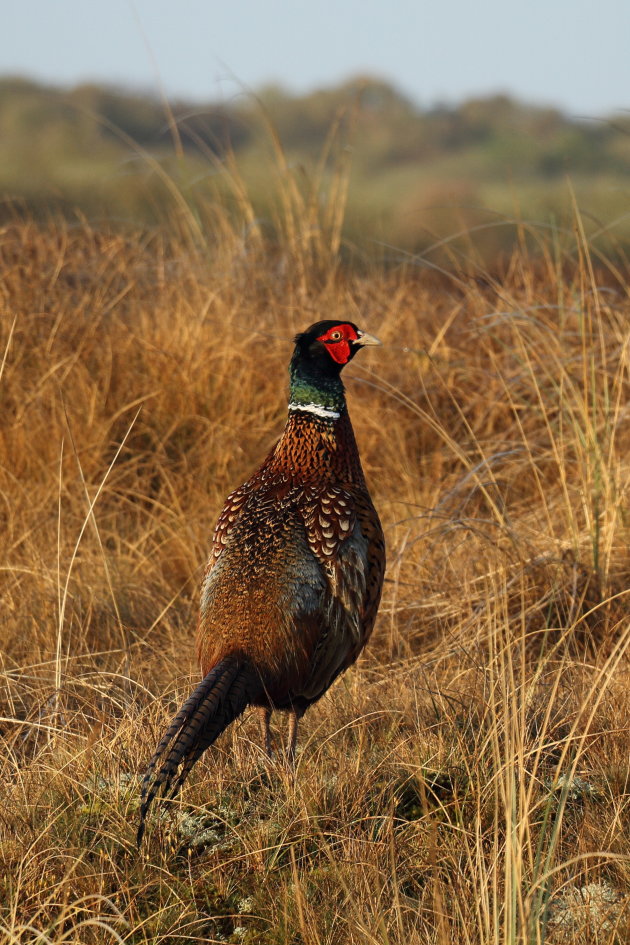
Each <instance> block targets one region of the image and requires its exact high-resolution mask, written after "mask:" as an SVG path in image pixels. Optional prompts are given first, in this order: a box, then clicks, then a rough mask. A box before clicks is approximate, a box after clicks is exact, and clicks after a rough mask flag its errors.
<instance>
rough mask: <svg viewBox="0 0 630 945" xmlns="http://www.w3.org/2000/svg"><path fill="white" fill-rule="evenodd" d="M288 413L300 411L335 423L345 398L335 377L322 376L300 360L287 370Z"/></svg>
mask: <svg viewBox="0 0 630 945" xmlns="http://www.w3.org/2000/svg"><path fill="white" fill-rule="evenodd" d="M289 376H290V382H289V410H290V411H293V410H303V411H305V412H306V413H312V414H314V415H315V416H317V417H321V418H322V419H324V420H338V419H339V417H340V416H341V414H342V413H343V411H344V410H345V409H346V397H345V393H344V389H343V384H342V383H341V378H340V377H339V375H338V374H323V373H322V372H321V371H319V370H317V368H316V367H314V366H311V365H310V364H309V363H308V362H305V361H303V360H302V359H297V358H293V360H292V361H291V364H290V367H289Z"/></svg>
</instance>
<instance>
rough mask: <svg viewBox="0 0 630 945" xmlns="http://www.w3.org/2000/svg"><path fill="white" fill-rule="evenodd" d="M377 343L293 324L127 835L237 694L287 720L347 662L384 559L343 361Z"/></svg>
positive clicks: (171, 790)
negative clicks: (276, 428) (251, 464)
mask: <svg viewBox="0 0 630 945" xmlns="http://www.w3.org/2000/svg"><path fill="white" fill-rule="evenodd" d="M376 344H380V342H379V341H378V339H376V338H374V337H373V336H372V335H369V334H367V332H364V331H361V330H360V329H359V328H357V326H356V325H354V324H352V323H351V322H343V321H330V320H329V321H322V322H318V323H317V324H316V325H312V326H311V327H310V328H308V329H307V330H306V331H305V332H303V333H302V334H299V335H297V336H296V339H295V350H294V353H293V357H292V359H291V364H290V368H289V372H290V401H289V416H288V420H287V423H286V427H285V430H284V433H283V434H282V436H281V437H280V439H279V441H278V442H277V444H276V445H275V446H274V448H273V449H272V450H271V452H270V453H269V455H268V456H267V458H266V459H265V461H264V463H263V464H262V466H261V467H260V468H259V469H258V471H257V472H256V473H254V475H253V476H252V477H251V478H250V479H248V480H247V482H245V483H244V484H243V485H242V486H240V487H239V488H238V489H236V490H235V491H234V492H232V493H231V495H229V496H228V498H227V500H226V503H225V507H224V509H223V511H222V512H221V515H220V516H219V520H218V522H217V525H216V528H215V532H214V537H213V542H212V551H211V555H210V560H209V563H208V566H207V568H206V572H205V576H204V580H203V585H202V590H201V608H200V614H199V623H198V629H197V652H198V656H199V662H200V664H201V670H202V673H203V679H202V681H201V683H200V684H199V685H198V686H197V688H196V689H195V690H194V692H193V693H192V695H191V696H190V697H189V698H188V699H187V701H186V702H185V703H184V705H183V706H182V708H181V709H180V711H179V712H178V713H177V715H176V716H175V718H174V719H173V721H172V723H171V725H170V726H169V728H168V730H167V731H166V733H165V735H164V737H163V738H162V740H161V741H160V743H159V745H158V747H157V749H156V752H155V754H154V755H153V758H152V759H151V761H150V763H149V766H148V769H147V772H146V774H145V777H144V781H143V785H142V804H141V808H140V812H141V820H140V827H139V830H138V844H140V843H141V841H142V836H143V833H144V828H145V818H146V814H147V811H148V808H149V806H150V804H151V802H152V800H153V798H154V797H155V796H156V795H157V794H158V793H161V794H162V795H164V796H169V797H173V796H174V795H175V794H176V793H177V791H178V790H179V788H180V787H181V785H182V784H183V783H184V781H185V780H186V777H187V776H188V773H189V772H190V769H191V768H192V766H193V765H194V764H195V762H196V761H197V760H198V758H199V756H200V755H201V754H202V752H204V751H205V750H206V748H208V746H209V745H211V744H212V743H213V742H214V741H215V739H216V738H217V737H218V736H219V735H220V734H221V732H222V731H223V730H224V729H225V728H226V727H227V726H228V725H229V724H230V723H231V722H232V721H234V719H235V718H236V717H237V716H239V715H240V714H241V712H243V710H244V709H245V708H246V707H247V706H248V705H254V706H257V707H258V710H259V713H260V723H261V730H262V734H263V737H264V742H265V747H266V750H267V752H268V754H271V734H270V730H269V719H270V716H271V713H272V711H273V710H274V709H284V710H286V711H288V712H289V739H288V747H287V752H288V755H289V757H290V758H291V759H292V758H293V755H294V752H295V744H296V739H297V729H298V721H299V719H300V717H301V716H302V715H303V714H304V712H305V711H306V709H307V708H308V706H310V705H312V704H313V703H314V702H316V701H317V700H318V699H319V698H320V697H321V696H322V695H323V694H324V693H325V692H326V690H327V689H328V688H329V686H330V685H331V684H332V682H333V681H334V680H335V679H336V678H337V676H339V674H340V673H342V672H343V671H344V670H345V669H347V667H348V666H350V665H351V664H352V663H354V661H355V660H356V658H357V656H358V655H359V653H360V652H361V650H362V649H363V647H364V646H365V644H366V642H367V640H368V638H369V636H370V633H371V632H372V627H373V626H374V620H375V618H376V612H377V610H378V605H379V601H380V597H381V588H382V584H383V572H384V570H385V543H384V540H383V532H382V529H381V523H380V521H379V518H378V515H377V513H376V510H375V508H374V506H373V505H372V501H371V499H370V496H369V493H368V490H367V487H366V484H365V479H364V477H363V470H362V469H361V462H360V460H359V454H358V451H357V445H356V441H355V438H354V433H353V430H352V425H351V423H350V417H349V416H348V410H347V407H346V400H345V396H344V387H343V384H342V382H341V377H340V374H341V370H342V368H343V367H344V365H346V364H348V362H349V361H351V360H352V358H353V357H354V355H355V354H356V352H357V351H358V350H359V349H360V348H361V347H363V346H365V345H376Z"/></svg>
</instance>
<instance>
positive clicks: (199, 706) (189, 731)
mask: <svg viewBox="0 0 630 945" xmlns="http://www.w3.org/2000/svg"><path fill="white" fill-rule="evenodd" d="M260 689H261V683H260V680H258V677H257V676H256V674H255V672H254V670H253V669H252V667H251V666H250V665H249V664H247V663H244V662H243V661H242V660H238V659H236V658H233V657H229V658H227V659H224V660H221V662H220V663H218V664H217V665H216V666H215V667H214V669H212V670H210V672H209V673H208V675H207V676H205V677H204V678H203V679H202V681H201V682H200V683H199V685H198V686H197V688H196V689H195V690H194V692H193V693H192V694H191V695H190V696H189V697H188V699H187V700H186V702H185V703H184V704H183V706H182V707H181V709H180V710H179V712H178V713H177V715H176V716H175V718H174V719H173V721H172V722H171V724H170V725H169V727H168V729H167V730H166V732H165V734H164V736H163V737H162V739H161V740H160V742H159V744H158V746H157V748H156V750H155V754H154V755H153V757H152V758H151V761H150V762H149V766H148V768H147V771H146V774H145V776H144V779H143V781H142V794H141V804H140V826H139V828H138V836H137V843H138V846H140V844H141V843H142V837H143V836H144V829H145V826H146V823H145V821H146V816H147V812H148V810H149V807H150V806H151V803H152V801H153V799H154V798H155V797H156V796H157V795H158V794H161V795H162V796H163V797H167V798H172V797H175V795H176V794H177V792H178V791H179V789H180V788H181V786H182V784H183V783H184V781H185V780H186V778H187V777H188V775H189V773H190V770H191V768H192V767H193V765H194V764H195V763H196V762H197V761H198V759H199V757H200V756H201V755H202V754H203V752H204V751H205V750H206V748H208V747H209V746H210V745H211V744H212V743H213V742H214V741H215V740H216V739H217V738H218V737H219V735H220V734H221V732H222V731H223V730H224V729H226V728H227V726H228V725H229V724H230V722H233V721H234V719H235V718H237V717H238V716H239V715H240V714H241V712H243V710H244V709H245V708H246V707H247V706H248V705H249V704H250V702H252V700H253V699H255V698H256V696H257V695H258V694H259V693H260ZM160 762H161V765H160V766H159V767H158V765H159V764H160ZM180 768H181V770H180Z"/></svg>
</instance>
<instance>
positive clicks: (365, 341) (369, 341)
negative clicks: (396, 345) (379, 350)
mask: <svg viewBox="0 0 630 945" xmlns="http://www.w3.org/2000/svg"><path fill="white" fill-rule="evenodd" d="M354 343H355V345H382V344H383V342H382V341H379V340H378V338H377V337H376V336H375V335H368V333H367V331H361V329H359V337H358V338H356V339H355V341H354Z"/></svg>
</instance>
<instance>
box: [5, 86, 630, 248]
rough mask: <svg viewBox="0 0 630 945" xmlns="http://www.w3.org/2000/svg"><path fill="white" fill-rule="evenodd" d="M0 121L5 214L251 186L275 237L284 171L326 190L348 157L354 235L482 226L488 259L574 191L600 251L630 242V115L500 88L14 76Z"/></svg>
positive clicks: (562, 221) (567, 207)
mask: <svg viewBox="0 0 630 945" xmlns="http://www.w3.org/2000/svg"><path fill="white" fill-rule="evenodd" d="M0 128H2V134H1V135H0V191H1V194H2V198H3V199H2V203H1V204H0V213H2V218H3V219H4V220H6V219H7V218H11V217H13V216H15V214H16V213H20V214H21V213H23V212H24V211H27V212H28V214H29V215H31V216H34V217H35V218H36V219H42V218H44V219H45V218H47V217H49V216H50V215H51V214H56V213H59V212H61V213H62V214H63V215H64V216H66V217H68V218H70V219H72V218H74V219H76V218H77V216H83V217H87V218H88V219H90V220H93V221H99V222H101V223H108V224H109V225H113V226H116V227H119V226H121V227H126V226H130V225H131V226H133V227H135V226H137V225H138V224H149V225H155V224H159V223H165V222H166V221H167V220H169V219H171V218H172V210H173V201H175V203H179V204H180V206H181V204H182V201H183V202H184V203H185V205H186V207H187V208H188V209H189V210H190V211H191V212H192V213H193V214H195V213H200V214H201V209H200V208H202V207H203V206H204V205H207V204H208V202H212V201H217V200H218V201H220V203H221V205H222V206H223V207H225V206H227V207H228V208H229V206H230V201H232V202H233V203H234V210H235V211H236V210H237V206H236V204H237V203H238V199H237V198H238V194H239V193H241V194H242V193H244V192H246V193H247V200H248V202H249V204H250V205H251V206H252V207H253V208H254V210H255V213H256V222H257V224H260V225H261V226H262V227H263V228H266V230H267V231H268V233H269V234H273V231H274V227H276V221H275V216H274V206H273V205H274V201H275V200H276V197H277V193H278V192H279V190H281V188H282V184H283V181H282V177H283V175H286V174H288V173H290V174H292V175H293V178H294V180H296V181H298V184H299V182H300V181H302V184H303V186H304V188H305V190H308V189H309V188H311V190H312V189H313V188H312V182H313V180H314V179H317V187H316V188H315V189H316V191H317V194H318V195H319V197H318V199H324V200H325V199H329V197H330V195H329V194H328V195H327V194H326V186H327V181H328V180H329V179H330V180H332V179H333V177H334V175H335V173H337V170H338V168H339V166H340V165H343V166H344V167H345V168H346V169H347V179H348V187H347V192H346V191H345V190H344V193H343V201H345V202H347V203H346V210H345V221H344V228H343V241H344V245H345V246H346V247H347V248H348V247H349V248H354V249H359V250H360V251H361V252H362V253H367V254H369V255H371V256H374V255H378V256H380V257H381V258H387V256H388V254H394V255H396V252H397V251H398V250H402V251H404V252H410V253H414V254H416V253H425V252H434V251H435V245H436V243H440V244H441V248H442V249H443V244H442V243H441V241H443V240H447V244H446V245H447V246H448V247H449V250H452V252H454V253H457V252H459V253H460V255H461V252H462V247H463V246H464V244H465V240H466V238H468V239H470V234H471V233H474V247H475V249H474V251H475V253H476V254H478V255H480V256H481V258H482V260H483V261H484V262H485V263H486V264H492V262H493V261H495V260H496V259H497V258H499V257H500V256H501V254H502V253H506V252H509V251H510V250H511V249H512V248H513V245H514V242H515V241H516V240H517V239H519V228H518V226H517V221H521V222H525V223H526V224H533V225H534V226H535V227H541V228H543V229H548V228H549V227H552V228H555V229H557V231H558V233H562V231H563V229H565V228H568V229H570V228H571V226H572V223H571V221H572V220H573V219H574V216H575V214H574V211H575V204H577V207H578V208H579V210H580V212H581V215H582V219H583V220H584V222H585V226H586V228H587V231H588V236H589V238H590V240H591V242H593V241H594V243H595V245H596V246H597V241H599V243H600V245H601V249H602V252H605V253H606V254H608V255H610V254H611V253H612V254H625V251H626V247H629V246H630V212H629V211H630V186H629V184H628V168H629V167H630V115H621V116H615V117H614V118H610V119H594V118H588V119H587V118H577V117H575V118H574V117H568V116H566V115H565V114H563V113H562V112H560V111H558V110H556V109H553V108H545V107H534V106H531V105H526V104H523V103H520V102H517V101H515V100H513V99H511V98H509V97H507V96H505V95H495V96H493V97H490V98H485V99H472V100H469V101H465V102H463V103H461V104H459V105H443V106H439V105H437V106H434V107H431V108H422V107H419V106H418V105H416V104H414V103H413V102H412V101H410V100H409V99H407V98H405V97H404V96H403V95H401V94H400V93H399V92H398V91H397V90H396V88H395V87H394V86H393V85H391V84H389V83H388V82H386V81H379V80H375V79H373V78H370V77H358V78H355V79H353V80H352V81H348V82H346V83H344V84H342V85H340V86H337V87H334V88H328V89H323V90H318V91H314V92H312V93H310V94H308V95H304V96H295V95H292V94H290V93H288V92H287V91H285V90H283V89H282V88H280V87H267V88H263V89H261V90H259V92H258V93H257V94H256V95H254V94H252V93H242V94H239V95H237V96H235V97H234V98H232V99H230V100H225V101H223V102H222V103H220V104H208V105H200V104H192V103H190V102H184V101H179V102H173V103H171V104H169V103H167V102H165V101H162V100H160V99H159V97H156V96H153V95H150V94H140V93H138V92H136V93H130V92H128V91H125V90H121V89H115V88H106V87H101V86H97V85H81V86H78V87H76V88H74V89H71V90H62V89H58V88H52V87H47V86H43V85H40V84H38V83H36V82H34V81H30V80H28V79H25V78H15V77H13V78H11V77H6V78H4V79H0ZM236 178H238V181H237V183H236V184H235V179H236ZM331 186H332V184H331ZM335 199H336V198H335ZM339 199H340V200H341V199H342V198H341V197H340V198H339ZM458 233H459V234H464V233H465V234H467V237H463V236H459V237H457V238H455V239H453V235H454V234H458ZM471 245H472V243H471ZM446 255H448V254H446Z"/></svg>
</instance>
